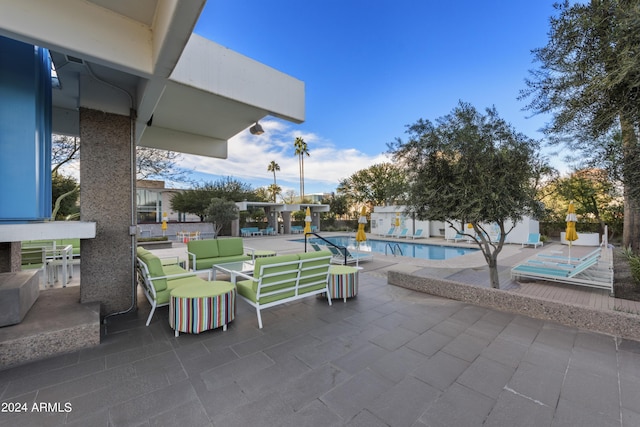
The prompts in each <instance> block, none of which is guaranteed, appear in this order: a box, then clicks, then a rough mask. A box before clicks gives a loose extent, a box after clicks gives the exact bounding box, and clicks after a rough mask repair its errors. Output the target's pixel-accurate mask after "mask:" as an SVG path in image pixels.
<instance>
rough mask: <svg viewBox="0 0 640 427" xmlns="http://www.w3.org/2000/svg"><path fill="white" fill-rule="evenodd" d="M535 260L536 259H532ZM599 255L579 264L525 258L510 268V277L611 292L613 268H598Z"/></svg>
mask: <svg viewBox="0 0 640 427" xmlns="http://www.w3.org/2000/svg"><path fill="white" fill-rule="evenodd" d="M534 261H536V260H534ZM598 262H599V257H597V256H594V257H591V258H588V259H586V260H584V261H582V262H580V263H579V264H576V265H569V264H563V265H562V264H555V265H554V264H553V263H546V264H545V263H541V262H539V261H538V262H537V263H536V262H531V260H527V261H525V262H523V263H521V264H518V265H516V266H515V267H513V268H512V269H511V278H512V279H513V280H518V279H520V278H528V279H534V280H535V279H537V280H546V281H550V282H559V283H567V284H572V285H578V286H587V287H592V288H598V289H606V290H608V291H609V293H610V294H613V270H612V269H610V268H599V266H598Z"/></svg>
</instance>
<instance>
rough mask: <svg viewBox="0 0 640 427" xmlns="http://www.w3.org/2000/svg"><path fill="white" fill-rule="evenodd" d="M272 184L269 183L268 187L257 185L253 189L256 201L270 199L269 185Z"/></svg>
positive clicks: (268, 200)
mask: <svg viewBox="0 0 640 427" xmlns="http://www.w3.org/2000/svg"><path fill="white" fill-rule="evenodd" d="M272 185H273V184H271V185H270V186H269V187H268V188H267V187H258V188H257V189H256V190H255V195H256V201H257V202H270V201H271V200H272V197H271V186H272Z"/></svg>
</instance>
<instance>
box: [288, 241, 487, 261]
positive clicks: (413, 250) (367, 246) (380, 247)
mask: <svg viewBox="0 0 640 427" xmlns="http://www.w3.org/2000/svg"><path fill="white" fill-rule="evenodd" d="M325 239H327V240H328V241H330V242H331V243H333V244H335V245H338V246H346V247H347V248H349V249H354V248H355V247H356V241H355V238H353V237H349V236H330V237H325ZM295 241H296V242H303V243H304V239H296V240H295ZM309 241H310V242H317V243H319V244H321V245H322V244H324V242H322V240H320V239H316V238H312V239H309ZM389 243H390V244H391V248H393V249H395V248H396V244H397V245H398V247H399V248H400V251H401V252H402V256H408V257H413V258H422V259H433V260H438V259H439V260H444V259H451V258H455V257H459V256H462V255H467V254H470V253H474V252H476V251H478V250H479V249H477V248H457V247H454V246H442V245H429V244H425V243H413V242H390V241H388V240H377V239H370V240H367V241H365V242H362V243H361V244H360V248H359V250H361V251H366V252H377V253H382V254H384V253H385V248H386V254H387V255H392V249H391V248H390V247H389V246H387V245H388V244H389ZM396 252H397V249H396ZM396 255H400V253H396Z"/></svg>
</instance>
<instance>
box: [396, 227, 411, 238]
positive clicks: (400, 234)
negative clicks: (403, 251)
mask: <svg viewBox="0 0 640 427" xmlns="http://www.w3.org/2000/svg"><path fill="white" fill-rule="evenodd" d="M408 232H409V229H408V228H403V229H402V230H400V233H398V235H397V236H395V237H397V238H398V239H400V238H402V237H409V236H407V233H408Z"/></svg>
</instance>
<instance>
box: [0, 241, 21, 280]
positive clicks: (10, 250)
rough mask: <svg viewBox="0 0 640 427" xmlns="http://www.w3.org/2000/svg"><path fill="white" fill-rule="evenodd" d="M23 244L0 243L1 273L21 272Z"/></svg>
mask: <svg viewBox="0 0 640 427" xmlns="http://www.w3.org/2000/svg"><path fill="white" fill-rule="evenodd" d="M21 246H22V243H21V242H0V273H13V272H14V271H20V270H21V267H20V262H21V255H20V249H21Z"/></svg>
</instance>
